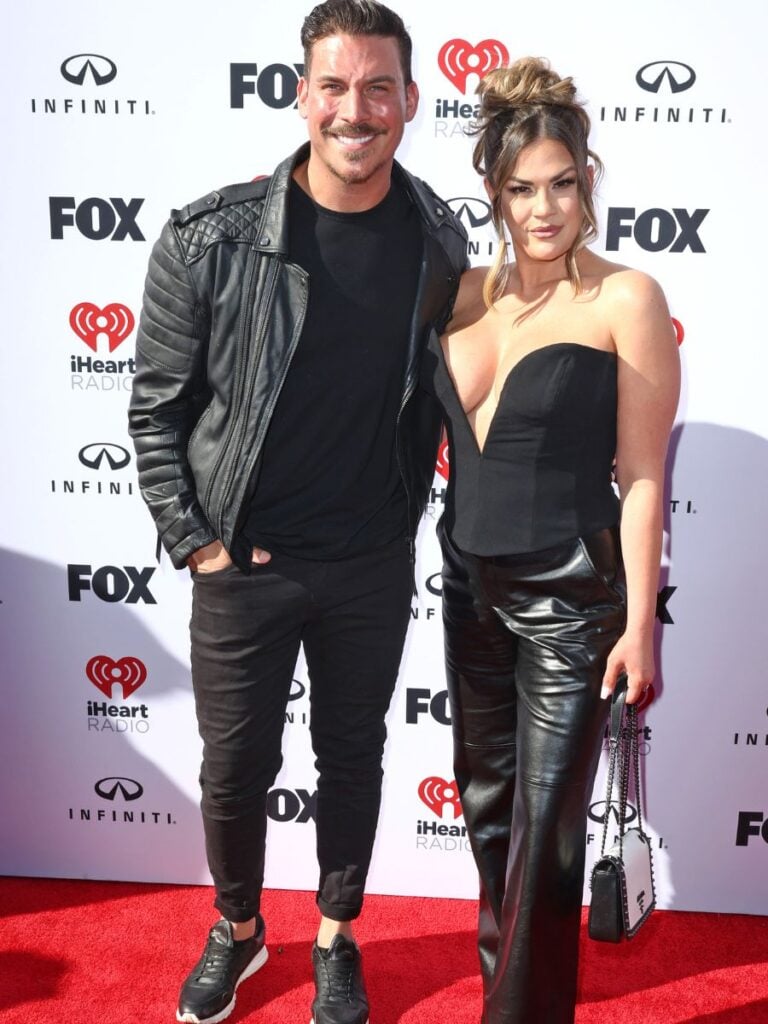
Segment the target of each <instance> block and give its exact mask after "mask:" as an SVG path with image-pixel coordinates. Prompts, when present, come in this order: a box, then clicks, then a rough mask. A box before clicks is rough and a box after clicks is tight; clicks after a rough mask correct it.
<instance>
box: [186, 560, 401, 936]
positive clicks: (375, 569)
mask: <svg viewBox="0 0 768 1024" xmlns="http://www.w3.org/2000/svg"><path fill="white" fill-rule="evenodd" d="M412 587H413V577H412V572H411V564H410V558H409V553H408V544H407V543H406V541H405V540H398V541H397V542H395V543H393V544H390V545H387V546H386V547H384V548H380V549H378V550H377V551H374V552H370V553H367V554H364V555H360V556H357V557H354V558H349V559H345V560H342V561H334V562H315V561H309V560H304V559H297V558H289V557H287V556H284V555H280V554H274V553H273V556H272V561H271V562H269V563H267V564H266V565H263V566H257V565H254V567H253V572H252V573H251V574H250V575H249V576H246V575H245V574H243V573H242V572H241V571H240V570H239V569H237V568H236V567H235V566H230V567H228V568H226V569H223V570H221V571H218V572H214V573H210V574H204V573H199V572H198V573H195V574H194V594H193V603H192V621H191V624H190V630H191V637H192V680H193V685H194V691H195V701H196V706H197V717H198V725H199V729H200V735H201V736H202V738H203V764H202V769H201V773H200V783H201V787H202V794H203V795H202V803H201V806H202V811H203V823H204V825H205V839H206V850H207V854H208V866H209V868H210V870H211V874H212V875H213V879H214V883H215V885H216V901H215V906H216V907H217V908H218V910H219V911H220V912H221V914H222V915H223V916H224V917H225V918H227V920H229V921H247V920H249V919H250V918H252V917H254V916H256V915H258V913H259V902H260V896H261V888H262V884H263V879H264V848H265V840H266V827H267V791H268V790H269V788H270V786H271V785H272V784H273V782H274V780H275V776H276V775H277V772H278V771H279V769H280V766H281V764H282V756H281V752H280V746H281V737H282V732H283V724H284V721H285V711H286V706H287V703H288V695H289V692H290V688H291V681H292V678H293V672H294V668H295V665H296V658H297V655H298V652H299V644H300V643H303V644H304V653H305V656H306V659H307V667H308V670H309V677H310V708H311V712H310V732H311V737H312V749H313V750H314V753H315V757H316V761H315V766H316V768H317V771H318V776H319V777H318V784H317V805H316V824H317V855H318V862H319V866H320V884H319V888H318V894H317V904H318V906H319V908H320V911H321V913H322V914H324V915H325V916H326V917H330V918H333V919H334V920H336V921H350V920H352V919H353V918H355V917H357V915H358V914H359V913H360V909H361V906H362V902H363V890H364V887H365V879H366V875H367V873H368V866H369V863H370V859H371V849H372V846H373V840H374V836H375V834H376V823H377V820H378V814H379V804H380V801H381V776H382V772H381V758H382V754H383V750H384V741H385V739H386V728H385V725H384V716H385V714H386V712H387V708H388V707H389V702H390V699H391V697H392V692H393V690H394V686H395V680H396V679H397V672H398V667H399V664H400V657H401V654H402V649H403V643H404V641H405V633H406V629H407V627H408V620H409V616H410V599H411V592H412Z"/></svg>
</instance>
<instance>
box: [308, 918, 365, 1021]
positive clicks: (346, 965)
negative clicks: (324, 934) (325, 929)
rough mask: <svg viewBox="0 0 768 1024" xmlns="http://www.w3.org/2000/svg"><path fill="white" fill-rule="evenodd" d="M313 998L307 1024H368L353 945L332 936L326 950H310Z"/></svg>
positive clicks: (360, 971) (359, 960)
mask: <svg viewBox="0 0 768 1024" xmlns="http://www.w3.org/2000/svg"><path fill="white" fill-rule="evenodd" d="M312 966H313V967H314V970H315V990H316V994H315V998H314V1001H313V1003H312V1020H311V1021H310V1024H368V997H367V995H366V994H365V983H364V982H363V966H362V956H361V954H360V950H359V949H358V947H357V944H356V943H354V942H351V941H350V940H349V939H345V938H344V936H343V935H334V937H333V940H332V942H331V945H330V946H329V948H328V949H320V947H319V946H318V944H317V943H315V944H314V946H313V947H312Z"/></svg>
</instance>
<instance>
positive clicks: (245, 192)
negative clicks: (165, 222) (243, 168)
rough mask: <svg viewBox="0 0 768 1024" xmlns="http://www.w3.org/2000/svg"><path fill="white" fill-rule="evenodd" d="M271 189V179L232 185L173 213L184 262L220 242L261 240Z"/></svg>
mask: <svg viewBox="0 0 768 1024" xmlns="http://www.w3.org/2000/svg"><path fill="white" fill-rule="evenodd" d="M268 186H269V178H260V179H259V180H258V181H249V182H245V183H244V184H241V185H228V186H227V187H226V188H222V189H219V190H218V191H216V192H209V193H208V194H207V195H205V196H201V198H200V199H196V200H195V201H194V202H193V203H188V204H187V206H185V207H184V208H183V209H181V210H171V224H172V225H173V231H174V234H175V235H176V238H177V240H178V243H179V248H180V250H181V253H182V256H183V259H184V261H185V262H186V263H193V262H194V261H195V260H197V259H199V258H200V256H202V255H203V253H204V252H205V251H206V249H208V248H209V247H210V246H212V245H215V244H216V243H217V242H224V241H228V242H246V243H252V242H255V241H257V240H258V237H259V235H258V232H259V224H260V222H261V215H262V210H263V207H264V199H265V197H266V195H267V189H268Z"/></svg>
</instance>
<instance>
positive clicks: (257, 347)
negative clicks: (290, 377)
mask: <svg viewBox="0 0 768 1024" xmlns="http://www.w3.org/2000/svg"><path fill="white" fill-rule="evenodd" d="M278 270H279V262H278V260H276V259H270V260H269V261H268V264H267V280H266V281H265V283H264V290H263V296H264V297H263V299H262V301H261V302H260V303H259V308H258V310H257V312H256V326H255V328H254V337H255V342H254V345H253V346H252V345H251V344H250V335H251V319H252V309H251V306H252V302H253V295H252V293H251V294H249V297H248V300H249V301H248V319H247V321H246V324H245V335H246V337H247V338H248V339H249V344H248V345H244V346H243V348H244V349H245V350H246V351H247V352H248V357H249V362H250V368H249V369H250V372H248V368H246V371H245V373H244V383H243V389H242V394H241V395H240V403H239V406H238V408H237V409H235V410H233V415H232V419H233V421H234V426H233V429H232V431H231V433H230V439H229V440H228V443H227V448H229V443H230V441H233V444H232V449H231V456H230V458H229V460H228V463H227V465H226V467H225V469H226V472H225V473H224V480H225V481H226V483H225V490H224V495H223V498H222V501H221V512H220V514H219V523H218V527H219V536H220V537H222V536H223V534H224V516H225V510H226V509H227V507H228V501H229V496H230V493H231V491H232V487H233V485H234V480H235V473H234V468H235V465H236V464H237V462H238V461H239V460H240V457H241V455H242V450H243V443H244V441H245V438H246V435H247V433H248V416H247V415H243V414H242V412H243V409H247V408H248V406H249V404H250V397H251V393H252V391H253V382H254V380H255V377H256V373H257V370H258V365H259V359H260V358H261V352H262V349H263V348H264V337H265V335H266V324H267V315H268V312H269V310H270V309H271V306H272V296H273V295H274V291H275V284H276V283H277V275H278ZM254 280H255V274H254ZM226 455H227V451H226V450H225V452H224V453H223V457H224V458H226Z"/></svg>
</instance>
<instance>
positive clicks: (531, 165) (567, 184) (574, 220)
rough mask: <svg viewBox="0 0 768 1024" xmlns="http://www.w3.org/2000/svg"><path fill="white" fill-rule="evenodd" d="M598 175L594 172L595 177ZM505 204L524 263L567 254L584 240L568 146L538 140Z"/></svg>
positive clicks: (505, 188)
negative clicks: (576, 242)
mask: <svg viewBox="0 0 768 1024" xmlns="http://www.w3.org/2000/svg"><path fill="white" fill-rule="evenodd" d="M592 173H593V171H592V168H591V167H590V168H588V174H589V175H590V179H591V176H592ZM486 187H488V186H487V183H486ZM489 194H491V192H490V189H489ZM500 204H501V212H502V215H503V217H504V221H505V223H506V225H507V229H508V230H509V233H510V236H511V239H512V244H513V246H514V249H515V255H516V257H517V259H518V260H520V258H521V257H523V256H527V257H528V258H529V259H532V260H543V261H551V260H556V259H558V258H560V257H562V256H564V255H565V253H567V252H568V250H569V249H570V247H571V246H572V245H573V243H574V241H575V240H576V238H577V237H578V234H579V231H580V230H581V226H582V223H583V220H584V214H583V212H582V209H581V204H580V202H579V191H578V184H577V180H576V166H575V164H574V161H573V157H572V156H571V154H570V153H569V151H568V150H567V149H566V147H565V146H564V145H563V144H562V142H555V141H554V139H537V140H536V141H535V142H531V143H530V145H528V146H526V147H525V148H524V149H523V150H521V152H520V156H519V157H518V159H517V164H516V165H515V168H514V171H513V173H512V175H511V177H510V178H509V179H508V180H507V181H505V182H504V183H503V185H502V187H501V195H500Z"/></svg>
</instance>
